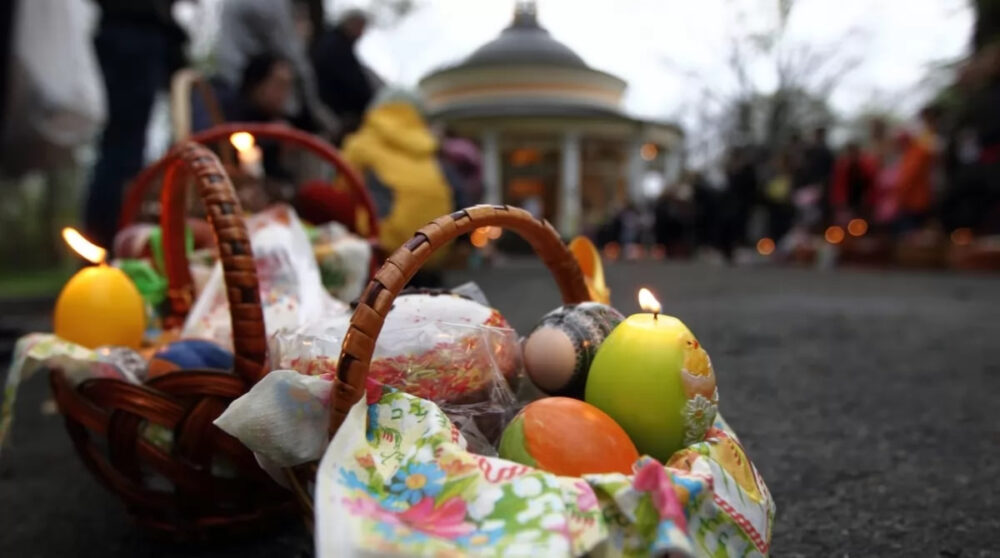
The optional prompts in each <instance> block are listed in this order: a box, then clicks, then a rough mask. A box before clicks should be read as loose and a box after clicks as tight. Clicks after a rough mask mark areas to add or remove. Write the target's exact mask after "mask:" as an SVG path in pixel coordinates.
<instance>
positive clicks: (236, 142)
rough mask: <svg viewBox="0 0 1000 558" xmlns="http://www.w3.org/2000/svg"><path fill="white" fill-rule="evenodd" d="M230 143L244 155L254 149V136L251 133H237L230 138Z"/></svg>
mask: <svg viewBox="0 0 1000 558" xmlns="http://www.w3.org/2000/svg"><path fill="white" fill-rule="evenodd" d="M229 143H231V144H233V147H235V148H236V150H237V151H239V152H240V153H243V152H244V151H247V150H250V149H253V146H254V139H253V134H251V133H250V132H236V133H234V134H232V135H231V136H229Z"/></svg>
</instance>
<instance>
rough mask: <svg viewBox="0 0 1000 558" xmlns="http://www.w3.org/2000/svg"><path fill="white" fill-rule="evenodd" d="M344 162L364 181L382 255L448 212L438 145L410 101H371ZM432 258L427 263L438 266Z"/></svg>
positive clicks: (391, 93) (397, 95)
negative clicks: (373, 211) (376, 219)
mask: <svg viewBox="0 0 1000 558" xmlns="http://www.w3.org/2000/svg"><path fill="white" fill-rule="evenodd" d="M343 155H344V158H345V159H346V160H347V162H348V163H350V164H351V165H352V166H353V167H354V168H355V169H356V170H357V171H358V172H359V173H360V174H361V175H362V176H363V177H364V179H365V186H366V187H367V188H368V191H369V193H371V196H372V199H373V200H374V202H375V208H376V211H377V212H378V217H379V240H380V243H381V245H382V248H383V249H385V250H386V251H387V252H388V253H391V252H392V251H393V250H395V249H396V248H398V247H399V246H401V245H402V244H403V243H404V242H406V241H407V240H409V239H410V237H412V236H413V233H414V232H416V230H417V229H419V228H420V227H422V226H424V225H426V224H427V223H428V222H429V221H431V220H432V219H435V218H437V217H440V216H442V215H447V214H448V213H451V212H452V211H454V203H453V193H452V188H451V186H450V185H449V182H448V179H447V177H446V175H445V171H444V169H443V167H442V166H441V162H440V160H439V158H438V140H437V138H436V137H435V136H434V134H433V133H432V131H431V129H430V127H429V126H428V124H427V122H426V121H425V120H424V117H423V115H422V114H421V110H420V101H419V99H417V98H416V97H415V96H413V95H411V94H409V93H406V92H403V91H399V90H388V91H385V92H383V93H382V94H380V95H379V97H378V98H376V100H375V102H374V103H373V105H372V107H371V108H370V109H369V111H368V113H367V114H366V115H365V117H364V120H363V121H362V124H361V127H360V128H359V129H358V131H357V132H355V133H354V134H352V135H350V136H348V137H347V139H346V140H345V141H344V148H343ZM443 257H444V254H442V253H439V254H435V256H434V257H432V260H431V262H428V263H429V264H430V265H431V266H432V267H433V265H434V263H435V262H440V260H441V259H442V258H443Z"/></svg>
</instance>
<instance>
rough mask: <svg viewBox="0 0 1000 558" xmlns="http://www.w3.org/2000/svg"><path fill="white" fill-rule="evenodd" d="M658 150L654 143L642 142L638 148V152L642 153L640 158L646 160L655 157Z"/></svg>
mask: <svg viewBox="0 0 1000 558" xmlns="http://www.w3.org/2000/svg"><path fill="white" fill-rule="evenodd" d="M659 151H660V150H659V149H657V148H656V144H654V143H644V144H642V147H641V148H640V149H639V154H640V155H642V158H643V159H645V160H646V161H652V160H653V159H655V158H656V154H657V153H659Z"/></svg>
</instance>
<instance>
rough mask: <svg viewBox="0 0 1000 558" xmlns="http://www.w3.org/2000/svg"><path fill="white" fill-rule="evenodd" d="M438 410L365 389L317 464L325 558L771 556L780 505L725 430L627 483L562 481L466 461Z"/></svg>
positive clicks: (641, 467) (486, 461)
mask: <svg viewBox="0 0 1000 558" xmlns="http://www.w3.org/2000/svg"><path fill="white" fill-rule="evenodd" d="M465 445H466V442H465V440H464V439H463V437H462V435H461V434H460V433H459V431H458V429H457V428H456V427H455V426H454V425H453V424H452V423H451V422H450V421H449V420H448V417H447V416H446V415H445V414H444V413H443V412H442V411H441V410H440V409H439V408H438V407H437V406H436V405H434V404H433V403H431V402H429V401H426V400H423V399H419V398H417V397H414V396H411V395H407V394H405V393H402V392H399V391H395V390H391V389H389V388H384V387H381V386H378V385H377V384H375V383H371V384H370V386H369V389H368V397H367V401H361V402H359V403H358V404H357V405H355V407H354V408H353V409H352V410H351V412H350V413H349V415H348V417H347V419H346V421H345V422H344V424H343V426H342V427H341V428H340V430H339V432H338V433H337V435H336V436H335V437H334V439H333V440H332V441H331V443H330V445H329V447H328V448H327V451H326V453H325V455H324V457H323V460H322V462H321V463H320V467H319V472H318V475H317V485H316V548H317V554H318V555H319V556H321V557H332V556H338V557H342V556H362V555H364V556H370V555H386V554H388V555H422V556H466V555H473V556H501V555H502V556H532V557H539V556H579V555H583V554H586V553H590V554H591V555H594V556H647V555H650V554H656V555H668V554H669V555H672V556H766V555H767V553H768V550H769V543H770V538H771V524H772V521H773V518H774V503H773V501H772V499H771V495H770V493H769V492H768V490H767V487H766V486H765V485H764V482H763V480H762V479H761V478H760V475H759V474H758V473H757V470H756V469H755V468H754V466H753V464H752V463H751V462H750V460H749V459H748V458H747V456H746V454H745V453H744V451H743V448H742V446H740V443H739V441H738V440H737V438H736V436H735V434H733V432H732V430H731V429H730V428H729V426H728V425H727V424H726V423H725V421H724V420H723V419H722V418H721V417H718V418H716V421H715V423H714V425H713V427H712V428H711V429H709V431H708V434H707V436H706V438H705V440H704V441H702V442H699V443H696V444H693V445H691V446H689V447H687V448H685V449H684V450H681V451H680V452H678V453H676V454H675V455H674V456H673V457H672V458H671V460H670V462H669V463H668V464H667V465H666V466H664V465H663V464H661V463H658V462H657V461H655V460H654V459H652V458H649V457H643V458H641V459H640V460H639V461H637V462H636V464H635V466H634V471H635V473H634V474H633V475H632V476H625V475H621V474H617V473H616V474H604V475H588V476H585V477H583V478H570V477H559V476H556V475H552V474H549V473H546V472H543V471H540V470H537V469H532V468H530V467H526V466H523V465H519V464H516V463H512V462H509V461H505V460H502V459H499V458H491V457H484V456H480V455H476V454H473V453H470V452H468V451H466V449H465Z"/></svg>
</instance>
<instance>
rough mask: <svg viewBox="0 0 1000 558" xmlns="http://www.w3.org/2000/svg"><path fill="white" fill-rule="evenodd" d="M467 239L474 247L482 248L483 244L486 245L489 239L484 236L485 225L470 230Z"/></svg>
mask: <svg viewBox="0 0 1000 558" xmlns="http://www.w3.org/2000/svg"><path fill="white" fill-rule="evenodd" d="M469 241H470V242H472V245H473V246H475V247H476V248H482V247H483V246H486V244H487V243H488V242H489V241H490V239H489V237H487V236H486V229H485V227H480V228H478V229H476V230H474V231H472V234H470V235H469Z"/></svg>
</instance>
